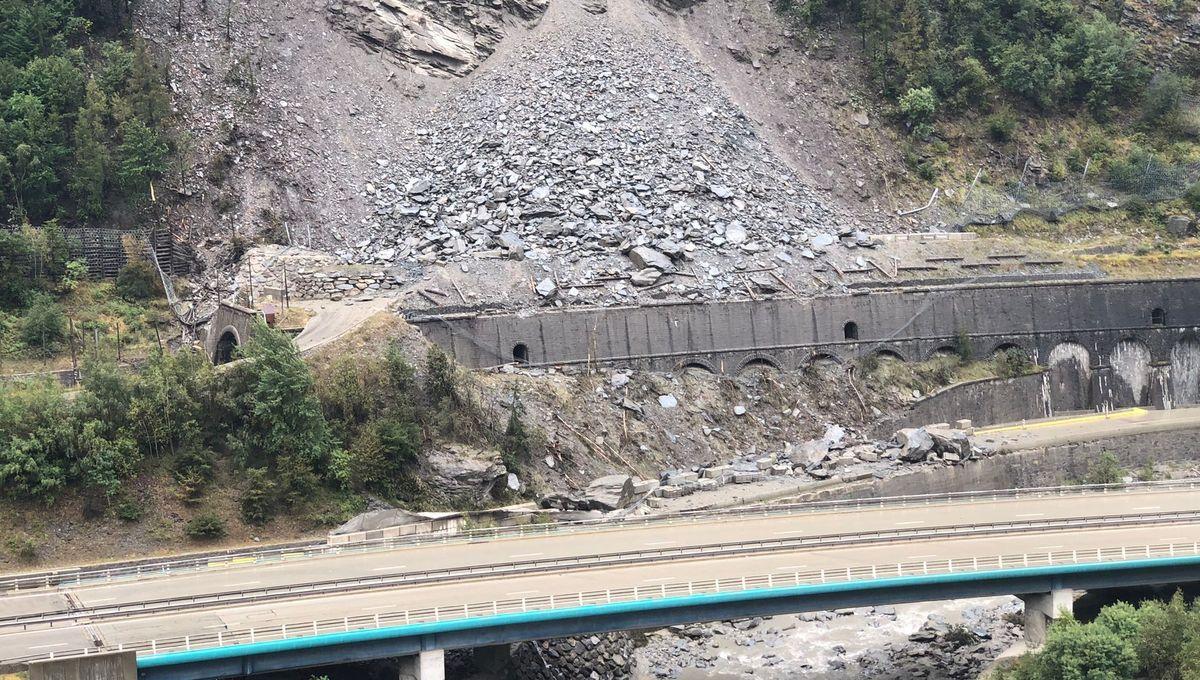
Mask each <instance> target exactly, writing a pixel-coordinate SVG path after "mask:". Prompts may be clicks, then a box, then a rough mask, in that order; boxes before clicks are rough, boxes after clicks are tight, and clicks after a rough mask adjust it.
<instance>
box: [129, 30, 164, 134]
mask: <svg viewBox="0 0 1200 680" xmlns="http://www.w3.org/2000/svg"><path fill="white" fill-rule="evenodd" d="M165 83H166V74H165V73H163V69H161V68H160V67H159V65H158V64H157V63H155V61H154V57H153V56H152V55H151V54H150V51H149V49H147V47H146V44H145V43H144V42H142V41H141V40H137V41H135V42H134V44H133V60H132V63H131V64H130V67H129V80H128V83H127V87H126V92H127V93H128V99H129V106H130V108H131V109H132V110H133V114H134V115H135V116H137V117H138V119H139V120H140V121H141V122H142V123H144V124H145V125H146V126H147V127H150V128H155V129H157V128H159V127H161V126H162V124H163V123H164V122H166V119H167V116H169V115H170V113H171V97H170V95H168V94H167V88H166V84H165Z"/></svg>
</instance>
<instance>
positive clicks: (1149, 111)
mask: <svg viewBox="0 0 1200 680" xmlns="http://www.w3.org/2000/svg"><path fill="white" fill-rule="evenodd" d="M1188 86H1189V83H1188V80H1187V79H1186V78H1184V77H1183V76H1180V75H1178V74H1175V73H1172V72H1171V71H1163V72H1161V73H1158V74H1157V75H1155V76H1154V78H1153V79H1151V80H1150V85H1149V86H1148V87H1147V88H1146V96H1145V98H1144V99H1143V100H1142V120H1143V121H1145V122H1146V123H1148V124H1156V123H1159V124H1161V123H1168V122H1172V121H1173V120H1174V118H1175V116H1177V115H1179V108H1180V105H1181V104H1182V103H1183V97H1184V95H1185V94H1186V93H1187V90H1188Z"/></svg>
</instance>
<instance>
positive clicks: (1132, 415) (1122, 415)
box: [973, 406, 1200, 451]
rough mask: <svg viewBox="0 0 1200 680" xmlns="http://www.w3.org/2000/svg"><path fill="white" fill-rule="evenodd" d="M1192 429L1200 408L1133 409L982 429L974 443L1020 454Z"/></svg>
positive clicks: (1198, 421) (1196, 425)
mask: <svg viewBox="0 0 1200 680" xmlns="http://www.w3.org/2000/svg"><path fill="white" fill-rule="evenodd" d="M1193 428H1195V429H1200V407H1196V406H1192V407H1187V408H1177V409H1172V410H1170V411H1158V410H1152V409H1145V408H1131V409H1124V410H1121V411H1112V412H1109V413H1089V414H1085V415H1079V416H1072V417H1067V418H1053V419H1045V420H1030V421H1027V422H1024V423H1011V424H1008V425H998V426H996V427H988V428H982V429H980V430H978V431H977V432H976V433H975V436H974V437H973V440H974V441H975V442H976V444H977V445H986V446H990V447H993V448H998V449H1000V450H1004V451H1018V450H1021V449H1032V448H1040V447H1043V446H1058V445H1061V444H1070V443H1074V442H1082V441H1094V440H1097V439H1107V438H1109V437H1120V436H1123V435H1131V434H1140V433H1144V432H1165V431H1168V430H1187V429H1193Z"/></svg>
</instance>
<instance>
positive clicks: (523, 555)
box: [509, 553, 546, 560]
mask: <svg viewBox="0 0 1200 680" xmlns="http://www.w3.org/2000/svg"><path fill="white" fill-rule="evenodd" d="M545 554H546V553H521V554H519V555H509V557H511V558H512V559H514V560H515V559H517V558H518V557H537V556H538V555H545Z"/></svg>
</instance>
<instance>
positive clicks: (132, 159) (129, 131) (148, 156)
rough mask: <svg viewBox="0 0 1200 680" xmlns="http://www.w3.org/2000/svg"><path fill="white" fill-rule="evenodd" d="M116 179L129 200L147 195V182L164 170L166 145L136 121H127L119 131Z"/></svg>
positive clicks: (141, 123)
mask: <svg viewBox="0 0 1200 680" xmlns="http://www.w3.org/2000/svg"><path fill="white" fill-rule="evenodd" d="M118 131H119V133H120V136H121V145H120V146H119V147H117V179H118V180H119V181H120V183H121V186H122V187H123V188H124V189H125V193H126V195H127V196H130V197H137V198H139V199H141V198H145V197H148V196H149V195H150V188H149V187H150V182H151V181H153V180H155V179H158V178H159V177H161V176H162V174H163V173H164V172H166V170H167V152H168V149H167V145H166V143H165V142H163V141H162V138H161V136H160V135H159V134H158V133H157V132H155V131H154V130H153V129H151V128H149V127H147V126H146V124H145V123H143V122H142V121H141V120H139V119H136V118H135V119H131V120H127V121H125V122H124V123H121V127H120V128H119V130H118Z"/></svg>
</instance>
